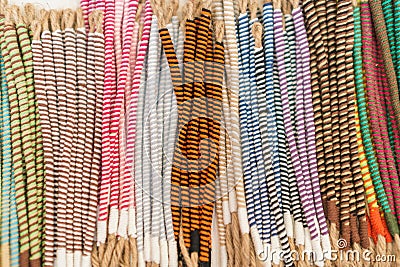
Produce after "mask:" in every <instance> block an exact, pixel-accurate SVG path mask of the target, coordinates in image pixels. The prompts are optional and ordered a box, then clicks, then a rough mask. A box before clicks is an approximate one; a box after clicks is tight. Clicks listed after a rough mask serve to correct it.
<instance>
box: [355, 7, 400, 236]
mask: <svg viewBox="0 0 400 267" xmlns="http://www.w3.org/2000/svg"><path fill="white" fill-rule="evenodd" d="M361 24H362V30H363V31H362V32H363V36H362V39H363V42H362V47H363V55H364V56H363V60H365V59H368V58H370V57H372V56H371V55H370V53H369V51H370V46H371V40H372V39H371V33H372V24H371V13H370V10H369V6H368V4H367V3H365V2H362V3H361ZM364 63H365V64H364V66H365V67H368V66H369V65H368V64H369V63H368V61H365V62H364ZM366 73H367V72H366ZM366 81H368V80H366ZM367 92H368V91H367ZM364 114H366V115H365V116H367V113H366V112H365V113H364ZM371 128H372V129H374V128H373V127H372V126H371ZM375 129H376V128H375ZM365 136H366V139H367V140H371V141H370V142H366V145H368V146H369V147H370V146H371V147H372V139H371V138H368V135H367V134H365ZM366 151H367V152H368V151H370V150H366ZM371 151H374V150H371ZM367 156H368V157H369V158H368V162H369V164H370V166H378V162H377V158H376V157H375V155H374V154H372V155H371V153H368V154H367ZM371 168H372V167H371ZM376 169H377V170H378V168H376ZM371 175H372V180H373V183H374V186H375V190H376V192H377V196H378V200H379V203H380V204H381V205H382V208H383V210H384V214H385V219H386V223H387V225H388V229H389V231H390V233H391V234H392V236H393V237H395V239H396V236H397V237H398V235H399V229H398V225H397V223H396V219H395V216H394V214H393V213H392V208H391V204H389V199H388V197H387V195H386V194H385V190H384V186H383V183H382V181H383V177H382V180H381V177H380V174H379V172H378V171H375V172H372V173H371ZM388 242H389V241H388ZM396 242H397V241H396Z"/></svg>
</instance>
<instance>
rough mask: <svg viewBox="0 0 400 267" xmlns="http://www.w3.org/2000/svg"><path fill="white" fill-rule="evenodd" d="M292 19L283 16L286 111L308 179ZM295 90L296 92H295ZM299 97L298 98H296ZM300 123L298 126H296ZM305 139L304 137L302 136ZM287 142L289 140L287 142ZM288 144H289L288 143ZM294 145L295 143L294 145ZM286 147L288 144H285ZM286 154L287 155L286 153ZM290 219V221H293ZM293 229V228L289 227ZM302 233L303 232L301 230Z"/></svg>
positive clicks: (296, 205) (297, 219)
mask: <svg viewBox="0 0 400 267" xmlns="http://www.w3.org/2000/svg"><path fill="white" fill-rule="evenodd" d="M293 24H294V23H293V17H292V15H290V14H286V15H285V29H286V31H285V69H286V72H287V78H288V104H289V107H290V109H288V115H287V116H289V115H290V120H291V121H292V131H293V132H294V133H295V134H296V133H297V135H298V140H292V141H296V142H297V147H293V148H295V149H296V150H297V153H298V154H299V156H300V164H301V165H303V166H302V174H303V177H304V178H308V179H309V175H310V174H309V172H308V170H307V168H308V165H307V163H306V162H304V161H305V160H307V157H302V156H301V150H300V149H301V148H302V147H301V144H300V142H301V140H300V138H301V136H300V135H301V133H302V131H304V130H302V127H303V126H302V125H301V121H300V122H299V119H300V118H301V116H300V115H299V114H301V112H302V107H301V105H302V101H303V100H302V99H297V98H298V97H299V96H300V97H301V98H302V97H303V96H302V94H303V92H302V90H301V89H300V87H299V85H296V80H298V79H299V78H300V79H301V77H295V76H296V75H297V73H296V70H297V66H296V43H295V32H294V25H293ZM296 88H297V90H296ZM298 95H299V96H298ZM298 109H299V110H298ZM299 123H300V125H298V124H299ZM304 137H305V136H304ZM288 141H289V140H288ZM289 143H290V142H289ZM294 144H296V143H294ZM286 145H288V144H286ZM286 154H287V153H286ZM288 161H289V171H290V174H289V179H288V182H289V189H290V200H291V201H290V202H291V203H290V210H291V213H292V214H293V217H292V218H293V219H294V223H295V225H296V223H297V224H298V225H300V224H301V223H302V222H303V216H304V215H303V211H302V207H301V200H300V196H299V192H298V187H297V184H296V183H297V182H296V176H295V170H296V163H295V162H293V161H292V160H291V158H290V157H288ZM292 218H290V220H293V219H292ZM291 228H292V229H293V226H292V227H291ZM293 230H294V235H293ZM293 230H291V231H292V233H291V234H292V237H293V236H296V235H299V234H300V235H302V234H303V233H299V234H297V233H296V229H293ZM301 231H304V230H301ZM300 239H302V238H300ZM292 243H293V244H292V247H293V248H294V242H292Z"/></svg>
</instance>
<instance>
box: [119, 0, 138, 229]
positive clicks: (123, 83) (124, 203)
mask: <svg viewBox="0 0 400 267" xmlns="http://www.w3.org/2000/svg"><path fill="white" fill-rule="evenodd" d="M128 3H129V4H128V6H127V12H126V14H125V16H124V21H123V22H124V23H123V25H125V26H126V27H124V28H125V29H124V30H123V34H122V36H123V44H122V58H121V66H120V75H119V77H118V78H119V79H118V86H117V91H118V94H119V93H121V96H120V97H121V98H122V99H123V100H122V101H121V107H120V116H119V134H120V135H119V146H120V147H119V149H120V154H119V156H120V177H121V179H122V180H121V183H120V192H119V194H120V201H119V209H120V211H124V213H121V217H120V225H119V227H120V229H118V234H119V235H126V229H127V224H128V214H127V212H128V206H129V191H130V188H131V180H132V179H131V177H130V176H125V175H124V174H125V157H126V153H125V151H126V150H125V141H126V130H125V100H126V99H125V94H126V91H129V88H128V87H127V84H128V81H127V79H128V71H129V70H130V68H129V56H130V49H131V45H132V38H133V26H134V24H135V17H136V16H135V15H136V10H137V7H138V1H137V0H133V1H128ZM122 104H124V105H122ZM125 212H126V213H125ZM123 214H124V215H123ZM124 237H126V236H124Z"/></svg>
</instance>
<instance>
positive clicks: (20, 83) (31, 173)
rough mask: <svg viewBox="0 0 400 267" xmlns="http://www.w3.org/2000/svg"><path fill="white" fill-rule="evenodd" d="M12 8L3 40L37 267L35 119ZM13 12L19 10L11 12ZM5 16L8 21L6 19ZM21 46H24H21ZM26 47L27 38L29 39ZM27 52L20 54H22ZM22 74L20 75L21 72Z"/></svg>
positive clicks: (31, 247) (33, 253)
mask: <svg viewBox="0 0 400 267" xmlns="http://www.w3.org/2000/svg"><path fill="white" fill-rule="evenodd" d="M13 9H14V7H12V8H9V9H8V10H6V19H5V32H4V39H5V41H6V46H7V49H8V50H9V56H10V64H11V68H12V71H13V75H14V77H13V79H14V82H15V87H16V90H17V94H18V105H19V112H20V114H21V115H20V116H21V117H20V119H21V138H22V148H23V150H22V153H23V155H24V158H25V164H26V172H27V181H26V187H27V190H28V191H29V192H30V193H31V194H28V195H27V203H28V224H29V234H30V236H29V240H30V261H31V262H32V264H39V265H40V260H41V259H40V257H41V251H40V246H39V239H38V237H39V236H38V234H39V232H38V225H37V222H38V214H37V193H36V190H37V186H36V171H35V157H34V154H35V153H34V150H33V149H34V148H35V145H34V143H33V142H32V140H33V138H34V134H35V125H34V123H35V122H34V120H33V121H32V117H33V119H34V115H33V116H32V115H31V114H30V111H32V109H31V110H29V106H32V107H34V104H33V103H32V104H30V101H29V95H28V93H29V90H28V88H27V84H26V77H25V73H24V69H23V61H22V54H20V53H21V52H20V50H19V46H18V40H17V38H18V33H17V32H16V28H14V25H13V23H14V22H13V21H12V20H10V19H11V18H10V17H11V16H12V12H13ZM14 10H15V12H19V10H16V9H14ZM7 13H8V17H9V18H7ZM22 44H23V43H22ZM28 45H29V37H28ZM24 52H26V51H22V53H24ZM21 71H22V72H21Z"/></svg>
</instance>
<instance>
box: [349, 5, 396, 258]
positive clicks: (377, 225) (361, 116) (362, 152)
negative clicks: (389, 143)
mask: <svg viewBox="0 0 400 267" xmlns="http://www.w3.org/2000/svg"><path fill="white" fill-rule="evenodd" d="M353 14H354V42H355V43H354V52H353V57H354V74H355V85H356V97H357V106H356V108H357V110H356V126H357V118H358V120H359V121H358V123H359V128H360V133H359V135H358V137H357V140H358V147H359V148H358V149H359V158H360V165H361V174H362V177H363V181H364V188H365V193H366V197H367V202H368V211H369V217H370V221H371V225H372V228H373V229H374V230H375V232H376V233H377V236H378V237H379V236H380V238H378V240H379V241H378V242H379V243H378V245H377V248H378V254H380V253H384V251H383V250H385V249H386V248H384V249H382V250H380V248H382V247H383V246H385V247H386V244H385V243H382V241H383V242H385V239H382V238H381V237H385V238H387V240H386V241H387V242H390V241H391V236H390V234H389V233H388V232H387V230H386V229H385V227H384V226H383V224H382V220H381V217H380V214H379V206H378V201H377V195H376V189H375V188H374V186H373V180H372V179H373V178H374V177H375V176H376V175H377V176H379V172H378V170H376V171H374V169H373V166H374V165H376V164H377V163H376V158H375V155H374V154H373V153H374V150H373V149H370V148H371V146H372V142H371V135H370V131H369V124H368V117H367V114H366V112H367V111H366V102H365V92H364V81H363V73H362V71H363V70H362V41H361V18H360V6H358V5H357V6H356V7H355V8H354V11H353ZM369 151H371V152H372V153H371V152H369ZM385 230H386V231H385ZM374 241H375V242H377V240H374Z"/></svg>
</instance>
